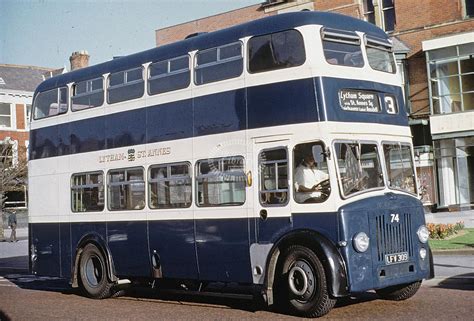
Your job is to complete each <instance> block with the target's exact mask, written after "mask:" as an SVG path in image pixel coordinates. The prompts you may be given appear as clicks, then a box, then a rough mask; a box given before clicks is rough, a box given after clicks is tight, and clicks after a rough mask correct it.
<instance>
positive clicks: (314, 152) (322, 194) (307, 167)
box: [293, 142, 331, 204]
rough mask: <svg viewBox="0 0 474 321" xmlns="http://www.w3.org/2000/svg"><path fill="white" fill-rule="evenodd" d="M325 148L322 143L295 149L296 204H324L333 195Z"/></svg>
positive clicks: (309, 144) (294, 179) (307, 144)
mask: <svg viewBox="0 0 474 321" xmlns="http://www.w3.org/2000/svg"><path fill="white" fill-rule="evenodd" d="M326 155H327V153H326V151H325V146H324V144H323V143H322V142H310V143H304V144H298V145H296V146H295V148H294V149H293V157H294V159H293V164H294V168H293V189H294V199H295V202H297V203H300V204H307V203H321V202H324V201H325V200H326V199H327V198H328V197H329V194H330V193H331V188H330V184H329V173H328V165H327V160H326Z"/></svg>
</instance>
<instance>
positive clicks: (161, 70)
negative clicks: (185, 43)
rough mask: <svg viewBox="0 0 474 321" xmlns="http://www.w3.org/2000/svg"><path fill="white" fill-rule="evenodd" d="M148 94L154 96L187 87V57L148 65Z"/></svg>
mask: <svg viewBox="0 0 474 321" xmlns="http://www.w3.org/2000/svg"><path fill="white" fill-rule="evenodd" d="M148 72H149V75H148V94H149V95H156V94H161V93H165V92H168V91H172V90H177V89H182V88H186V87H188V86H189V83H190V78H191V77H190V71H189V56H188V55H186V56H182V57H177V58H172V59H168V60H163V61H158V62H154V63H152V64H150V67H149V69H148Z"/></svg>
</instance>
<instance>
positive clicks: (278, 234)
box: [29, 12, 433, 317]
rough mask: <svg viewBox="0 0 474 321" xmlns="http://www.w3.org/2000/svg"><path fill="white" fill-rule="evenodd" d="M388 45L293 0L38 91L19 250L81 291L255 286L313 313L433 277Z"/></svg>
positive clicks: (402, 293) (97, 294)
mask: <svg viewBox="0 0 474 321" xmlns="http://www.w3.org/2000/svg"><path fill="white" fill-rule="evenodd" d="M392 51H393V48H392V43H391V42H390V40H389V39H388V37H387V35H386V34H385V33H384V32H383V31H382V30H380V29H379V28H377V27H375V26H373V25H371V24H369V23H366V22H363V21H360V20H357V19H353V18H351V17H347V16H342V15H337V14H332V13H321V12H299V13H289V14H282V15H278V16H273V17H268V18H264V19H261V20H256V21H252V22H248V23H245V24H241V25H238V26H234V27H231V28H228V29H224V30H220V31H216V32H211V33H207V34H199V35H198V36H195V37H190V38H188V39H185V40H183V41H178V42H176V43H173V44H169V45H165V46H161V47H157V48H154V49H151V50H148V51H144V52H141V53H137V54H133V55H130V56H126V57H122V58H119V59H115V60H112V61H109V62H105V63H102V64H98V65H95V66H91V67H87V68H84V69H80V70H76V71H73V72H69V73H66V74H63V75H59V76H56V77H53V78H51V79H48V80H46V81H44V82H43V83H42V84H40V86H39V87H38V88H37V90H36V93H35V96H34V103H33V117H32V118H33V120H32V122H31V136H30V158H29V197H30V208H29V239H30V265H31V270H32V272H33V273H34V274H37V275H48V276H57V277H62V278H67V279H70V282H71V284H72V286H73V287H80V288H81V289H82V290H83V291H84V293H85V294H86V295H87V296H89V297H92V298H106V297H109V296H111V295H113V294H114V293H115V292H116V291H117V290H118V289H120V286H121V285H123V284H125V283H131V284H135V283H136V282H143V281H145V282H150V283H152V284H153V285H154V286H155V287H157V288H158V289H167V288H172V289H173V288H174V289H182V290H183V291H189V292H193V293H215V292H216V291H217V292H219V293H224V292H228V291H232V290H233V289H235V288H238V291H239V293H242V291H243V292H245V291H247V290H245V291H244V290H242V289H248V293H258V294H260V295H262V297H263V298H264V300H265V302H267V303H268V305H272V304H274V305H277V306H279V307H285V308H287V309H288V310H289V311H290V312H291V313H295V314H298V315H302V316H309V317H317V316H322V315H324V314H326V313H328V312H329V310H330V309H331V308H332V307H333V306H334V304H335V302H336V300H337V299H338V298H341V297H345V296H349V295H353V294H354V293H358V292H364V291H368V290H375V291H376V292H377V293H378V294H379V295H380V296H382V297H384V298H387V299H393V300H403V299H407V298H409V297H411V296H413V295H414V294H415V293H416V291H417V290H418V289H419V287H420V285H421V282H422V280H423V279H427V278H430V277H432V276H433V265H432V257H431V252H430V249H429V246H428V242H427V241H428V231H427V228H426V227H425V219H424V212H423V208H422V205H421V203H420V201H419V199H418V197H417V184H416V180H415V172H414V165H413V164H414V162H413V148H412V143H411V135H410V130H409V127H408V122H407V116H406V111H405V107H404V100H403V93H402V88H401V83H400V79H399V76H398V75H397V73H396V64H395V62H394V57H393V52H392Z"/></svg>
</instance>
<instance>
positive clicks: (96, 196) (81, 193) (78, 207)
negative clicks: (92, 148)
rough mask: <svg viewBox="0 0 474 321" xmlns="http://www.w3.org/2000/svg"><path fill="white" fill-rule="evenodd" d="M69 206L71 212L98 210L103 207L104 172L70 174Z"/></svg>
mask: <svg viewBox="0 0 474 321" xmlns="http://www.w3.org/2000/svg"><path fill="white" fill-rule="evenodd" d="M71 201H72V202H71V208H72V211H73V212H100V211H102V210H103V209H104V174H103V173H102V172H94V173H80V174H74V175H72V179H71Z"/></svg>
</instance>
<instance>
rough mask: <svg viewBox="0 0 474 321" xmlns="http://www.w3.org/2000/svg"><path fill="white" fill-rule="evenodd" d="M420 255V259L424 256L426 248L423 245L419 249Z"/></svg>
mask: <svg viewBox="0 0 474 321" xmlns="http://www.w3.org/2000/svg"><path fill="white" fill-rule="evenodd" d="M420 257H421V259H422V260H424V259H425V258H426V249H425V248H424V247H422V248H421V249H420Z"/></svg>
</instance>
